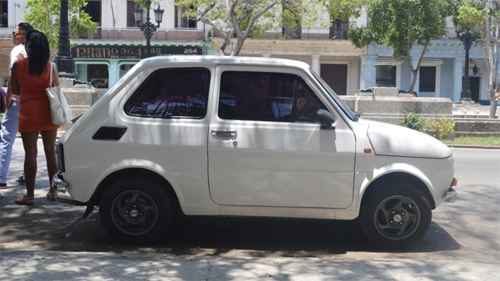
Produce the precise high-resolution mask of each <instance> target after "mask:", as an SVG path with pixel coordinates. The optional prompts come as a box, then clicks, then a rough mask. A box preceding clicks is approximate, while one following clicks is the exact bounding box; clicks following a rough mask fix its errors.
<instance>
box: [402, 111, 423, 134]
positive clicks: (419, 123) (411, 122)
mask: <svg viewBox="0 0 500 281" xmlns="http://www.w3.org/2000/svg"><path fill="white" fill-rule="evenodd" d="M423 122H424V120H423V118H422V116H420V115H418V114H416V113H414V112H406V113H405V118H404V119H403V120H401V121H400V122H399V125H401V126H404V127H407V128H410V129H413V130H417V131H422V127H423Z"/></svg>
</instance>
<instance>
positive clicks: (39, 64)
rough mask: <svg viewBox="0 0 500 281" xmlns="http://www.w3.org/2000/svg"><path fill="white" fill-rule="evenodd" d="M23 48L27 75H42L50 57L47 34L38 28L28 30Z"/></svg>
mask: <svg viewBox="0 0 500 281" xmlns="http://www.w3.org/2000/svg"><path fill="white" fill-rule="evenodd" d="M25 48H26V54H27V55H28V73H29V75H31V76H35V75H36V76H40V75H42V73H43V72H44V71H45V68H46V67H47V62H48V61H49V59H50V47H49V40H48V39H47V36H45V34H43V32H41V31H39V30H30V31H28V33H27V34H26V45H25Z"/></svg>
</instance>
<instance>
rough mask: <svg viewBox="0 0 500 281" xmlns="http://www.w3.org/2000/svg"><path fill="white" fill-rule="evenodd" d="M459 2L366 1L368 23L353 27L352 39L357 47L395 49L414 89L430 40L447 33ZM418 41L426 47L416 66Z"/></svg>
mask: <svg viewBox="0 0 500 281" xmlns="http://www.w3.org/2000/svg"><path fill="white" fill-rule="evenodd" d="M459 4H460V0H367V1H366V5H367V6H366V12H367V15H368V19H369V21H368V23H367V26H366V27H351V28H350V29H349V33H348V34H349V38H350V39H351V41H352V42H353V44H354V45H355V46H356V47H358V48H362V47H365V46H367V45H369V44H370V43H372V42H375V43H377V44H384V45H386V46H388V47H392V48H393V57H394V58H395V59H396V60H402V59H406V60H407V61H408V63H409V66H410V69H411V71H412V73H413V80H412V84H411V86H410V89H409V91H410V92H411V91H412V90H413V87H414V85H415V83H416V78H417V74H418V69H419V67H420V62H421V60H422V58H423V56H424V54H425V51H426V50H427V47H428V45H429V44H430V41H431V39H434V38H437V37H440V36H444V35H446V32H447V29H446V27H447V26H446V18H447V17H448V16H453V15H455V14H456V11H457V9H458V7H459ZM415 44H416V45H421V46H423V50H422V53H421V55H420V59H419V61H418V63H417V65H416V66H414V65H413V60H412V53H411V50H412V48H413V47H414V45H415Z"/></svg>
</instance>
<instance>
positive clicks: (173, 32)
mask: <svg viewBox="0 0 500 281" xmlns="http://www.w3.org/2000/svg"><path fill="white" fill-rule="evenodd" d="M72 39H91V40H111V41H114V40H116V41H122V40H123V41H144V40H145V37H144V34H143V32H142V31H141V30H140V29H139V28H137V27H131V28H106V27H98V28H97V30H96V32H93V31H92V30H90V29H88V31H87V35H86V36H79V37H73V38H72ZM203 40H204V35H203V30H200V29H193V28H172V29H168V28H159V29H158V30H157V31H156V32H155V33H154V34H153V36H152V37H151V41H203Z"/></svg>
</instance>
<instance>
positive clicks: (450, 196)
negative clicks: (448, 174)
mask: <svg viewBox="0 0 500 281" xmlns="http://www.w3.org/2000/svg"><path fill="white" fill-rule="evenodd" d="M457 183H458V180H457V179H456V178H453V180H452V181H451V184H450V187H449V188H448V190H447V191H446V196H445V198H444V201H445V202H450V203H452V202H455V200H456V199H457V191H456V190H455V189H454V188H453V187H454V186H457Z"/></svg>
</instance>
